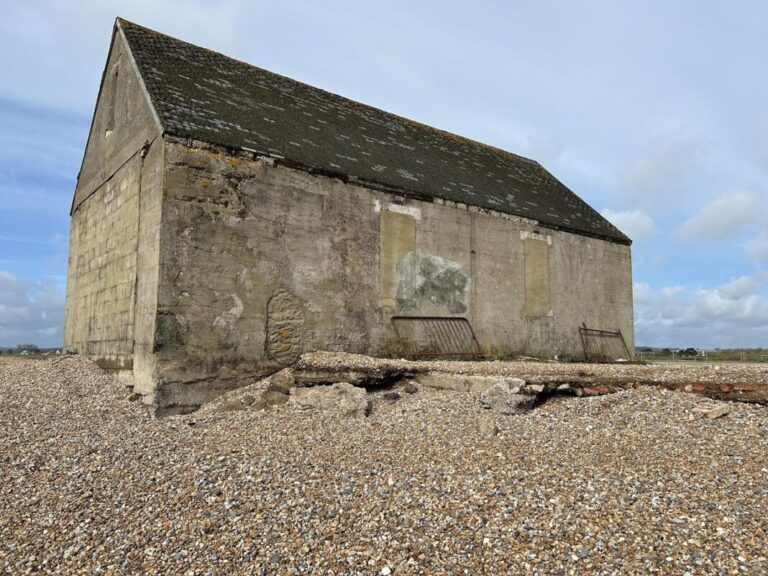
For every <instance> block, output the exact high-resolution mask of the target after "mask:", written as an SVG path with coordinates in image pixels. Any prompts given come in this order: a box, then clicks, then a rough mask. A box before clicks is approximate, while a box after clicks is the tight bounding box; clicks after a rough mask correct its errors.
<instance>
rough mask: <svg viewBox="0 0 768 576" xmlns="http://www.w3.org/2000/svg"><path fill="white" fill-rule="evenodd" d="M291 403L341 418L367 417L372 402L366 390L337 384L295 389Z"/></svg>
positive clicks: (342, 383) (291, 395)
mask: <svg viewBox="0 0 768 576" xmlns="http://www.w3.org/2000/svg"><path fill="white" fill-rule="evenodd" d="M289 401H290V402H291V403H293V404H295V405H297V406H299V407H300V408H311V409H312V408H313V409H318V410H322V411H325V412H331V413H334V414H339V415H341V416H346V417H351V416H367V415H368V413H369V412H370V411H371V401H370V400H369V399H368V393H367V392H366V390H365V388H358V387H357V386H352V384H349V383H347V382H337V383H336V384H332V385H331V386H312V387H309V388H293V389H292V390H291V394H290V396H289Z"/></svg>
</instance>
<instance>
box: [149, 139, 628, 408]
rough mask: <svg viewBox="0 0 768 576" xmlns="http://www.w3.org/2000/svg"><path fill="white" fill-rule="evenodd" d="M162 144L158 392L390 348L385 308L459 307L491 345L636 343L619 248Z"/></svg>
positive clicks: (205, 389)
mask: <svg viewBox="0 0 768 576" xmlns="http://www.w3.org/2000/svg"><path fill="white" fill-rule="evenodd" d="M165 158H166V167H165V174H164V181H165V184H164V186H165V188H164V194H165V200H164V203H163V215H162V221H163V226H162V229H161V235H162V237H161V243H160V279H159V289H158V302H157V304H158V322H157V334H156V339H155V349H156V350H157V370H156V372H155V374H156V376H157V378H158V381H159V382H160V387H159V389H158V395H157V397H156V398H155V400H156V401H158V402H161V403H166V404H179V405H183V404H194V403H195V402H198V401H199V400H200V399H201V398H202V397H203V396H205V395H206V394H212V393H214V392H215V391H218V390H219V389H222V388H225V387H227V386H228V385H230V384H232V383H234V382H236V378H237V377H238V376H239V375H243V374H248V373H259V372H266V371H269V370H272V369H275V368H276V367H279V366H280V365H281V363H285V362H288V361H290V360H291V359H292V358H295V357H296V355H297V354H298V353H300V352H302V351H309V350H318V349H323V350H344V351H349V352H360V353H366V354H388V353H392V352H394V351H395V343H394V341H393V340H394V339H393V333H392V329H391V326H390V322H389V318H390V317H391V316H392V315H393V314H403V315H440V316H446V315H447V316H463V317H466V318H468V319H469V320H470V321H471V322H472V325H473V327H474V328H475V331H476V332H477V335H478V339H479V340H480V343H481V344H482V346H483V347H484V348H485V350H486V351H487V352H490V353H494V354H534V355H541V356H549V357H551V356H554V355H558V356H560V357H575V356H580V355H581V346H580V342H579V337H578V326H579V325H580V324H581V323H582V322H586V323H587V324H588V325H589V326H590V327H596V328H605V329H616V328H620V329H621V330H622V331H623V332H624V334H625V336H626V337H627V344H628V346H630V348H631V347H632V346H633V344H634V342H633V320H632V292H631V290H632V288H631V285H632V284H631V263H630V249H629V247H628V246H623V245H618V244H613V243H610V242H605V241H602V240H597V239H593V238H587V237H584V236H578V235H574V234H569V233H565V232H558V231H552V230H547V229H544V228H540V227H536V226H535V223H532V222H530V221H525V220H522V219H514V218H513V219H509V218H507V217H502V216H501V215H490V214H485V213H481V212H478V211H472V210H469V209H467V208H466V207H463V206H455V205H452V206H449V205H445V204H439V203H436V202H424V201H417V200H411V199H407V200H406V199H403V198H399V197H397V196H394V195H391V194H387V193H383V192H379V191H373V190H371V189H369V188H366V187H364V186H360V185H356V184H351V183H344V182H342V181H340V180H338V179H334V178H328V177H324V176H317V175H311V174H308V173H306V172H303V171H299V170H294V169H290V168H287V167H283V166H273V165H271V163H270V162H268V161H265V160H249V159H244V158H236V157H233V156H228V155H225V154H221V153H217V152H211V151H205V150H201V149H193V148H188V147H186V146H183V145H180V144H176V143H172V142H169V143H166V148H165ZM205 379H212V380H215V381H216V384H215V385H212V384H210V383H207V382H205Z"/></svg>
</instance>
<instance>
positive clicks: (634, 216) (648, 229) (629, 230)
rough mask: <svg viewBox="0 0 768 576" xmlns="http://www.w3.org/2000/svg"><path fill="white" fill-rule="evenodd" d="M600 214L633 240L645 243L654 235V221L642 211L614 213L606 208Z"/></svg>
mask: <svg viewBox="0 0 768 576" xmlns="http://www.w3.org/2000/svg"><path fill="white" fill-rule="evenodd" d="M600 214H602V215H603V216H605V218H607V219H608V220H609V221H610V222H611V224H613V225H614V226H616V228H618V229H619V230H621V231H622V232H624V234H626V235H627V236H629V237H630V238H631V239H632V240H635V241H640V242H642V241H644V240H647V239H648V238H650V237H651V234H652V233H653V220H652V219H651V217H650V216H648V214H646V213H645V212H643V211H642V210H626V211H624V212H621V211H614V210H610V209H608V208H606V209H605V210H603V211H601V212H600Z"/></svg>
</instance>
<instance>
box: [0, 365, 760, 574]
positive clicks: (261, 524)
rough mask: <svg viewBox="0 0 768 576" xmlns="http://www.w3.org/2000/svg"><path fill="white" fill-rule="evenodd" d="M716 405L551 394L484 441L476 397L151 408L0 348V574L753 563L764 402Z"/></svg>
mask: <svg viewBox="0 0 768 576" xmlns="http://www.w3.org/2000/svg"><path fill="white" fill-rule="evenodd" d="M329 358H330V356H329ZM302 361H305V360H302ZM347 361H348V360H347ZM454 364H455V365H454ZM454 364H451V363H449V362H444V363H441V365H442V367H443V368H444V369H445V370H465V369H467V368H466V366H464V365H465V364H467V363H463V362H457V363H454ZM469 364H476V365H479V364H482V363H477V362H475V363H469ZM486 364H487V366H486V368H485V369H486V370H488V371H497V372H505V371H507V372H515V371H517V372H518V373H521V372H522V369H520V368H519V367H509V365H510V364H513V363H496V362H488V363H486ZM530 364H534V363H530ZM540 364H545V363H540ZM457 365H461V366H457ZM547 366H548V365H547ZM620 368H621V370H630V369H633V368H635V369H638V370H640V371H642V370H644V369H645V368H646V367H645V366H635V367H633V366H621V367H620ZM548 369H549V370H560V368H559V367H557V366H556V367H555V368H548ZM611 369H613V368H611ZM532 370H535V368H534V369H532ZM564 370H565V369H564ZM567 370H571V371H575V372H574V373H577V372H578V371H579V370H582V371H588V372H590V373H594V369H593V367H592V366H587V365H578V364H574V365H573V366H569V367H567ZM729 370H730V368H729V367H728V366H726V365H723V366H722V367H721V370H719V372H720V373H726V374H727V373H728V372H729ZM533 373H534V372H531V374H533ZM754 381H758V380H757V379H755V380H754ZM254 386H256V385H254ZM238 394H240V396H238ZM247 394H250V395H252V396H254V397H257V396H256V395H255V393H254V390H250V391H248V390H245V391H237V392H235V393H232V395H227V397H225V398H223V399H222V402H228V401H231V400H235V399H241V398H242V397H243V396H245V395H247ZM719 405H722V403H721V402H718V401H714V400H710V399H708V398H704V397H702V396H698V395H694V394H687V393H683V392H666V393H663V394H662V392H661V391H660V390H659V389H658V388H651V387H639V388H637V389H629V390H625V391H620V392H617V393H614V394H609V395H604V396H588V395H585V396H584V397H582V398H577V397H575V396H554V397H551V398H549V399H548V400H547V401H545V402H544V403H543V404H541V405H540V406H538V407H537V408H535V409H534V410H532V411H531V412H528V413H526V414H522V415H514V416H504V415H496V416H494V418H495V419H497V420H498V426H499V428H501V432H500V433H499V434H497V435H493V436H491V437H487V436H485V435H483V434H481V433H480V431H479V430H478V420H479V419H480V418H481V417H484V416H488V412H487V411H484V410H483V408H482V406H480V405H479V403H478V402H477V399H476V398H474V397H472V395H471V394H468V393H460V392H454V391H448V390H436V389H433V388H429V387H422V388H421V390H420V391H419V393H418V394H413V395H411V394H407V395H403V396H402V397H401V399H400V400H399V401H397V402H381V403H379V404H378V405H377V407H376V410H374V411H373V412H372V414H371V415H370V416H368V417H364V418H329V417H328V415H327V414H326V413H324V412H322V411H307V410H302V409H301V408H300V407H298V406H294V405H293V404H292V403H283V404H280V405H277V406H275V407H273V408H272V409H270V410H252V409H245V410H234V411H229V412H216V411H215V410H201V411H199V412H197V413H195V414H193V415H187V416H177V417H168V418H164V419H160V420H158V419H154V418H152V417H151V415H150V414H149V411H148V410H147V408H146V406H143V405H142V403H141V402H130V401H129V400H128V398H127V395H126V391H125V387H124V385H123V384H121V383H120V382H118V381H117V380H115V379H113V378H112V377H111V376H109V375H108V374H107V373H105V372H103V371H102V370H100V369H99V368H97V367H96V366H95V365H93V364H92V363H90V362H88V361H86V360H84V359H82V358H78V357H69V356H68V357H62V358H58V359H56V360H28V359H16V358H9V359H5V358H3V359H0V478H2V482H0V573H3V574H26V573H32V572H41V573H47V574H110V573H111V574H115V575H117V574H196V575H203V574H211V575H218V574H359V575H363V574H365V575H369V574H376V573H380V574H385V573H386V574H400V573H404V574H411V573H413V574H449V573H453V574H483V573H485V574H494V573H495V574H538V575H545V574H564V575H565V574H585V575H586V574H600V575H609V574H622V575H624V574H630V575H640V574H670V575H671V574H675V575H681V574H685V573H686V572H689V573H691V574H695V575H701V574H707V575H709V574H711V575H716V574H734V573H750V574H764V573H765V569H766V566H767V565H768V564H766V563H767V562H768V560H767V559H768V523H766V521H765V519H766V518H767V517H768V472H766V470H768V468H766V465H765V462H767V461H768V436H766V434H765V431H766V430H768V408H765V407H762V406H759V405H754V404H744V403H731V404H728V406H729V407H730V412H729V414H728V416H727V417H724V418H718V419H715V420H710V419H708V418H696V419H694V420H689V419H688V416H689V415H690V414H693V413H695V412H694V411H698V410H711V409H713V408H716V407H717V406H719ZM192 423H194V426H192V425H191V424H192ZM385 570H389V572H385Z"/></svg>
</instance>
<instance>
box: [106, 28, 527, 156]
mask: <svg viewBox="0 0 768 576" xmlns="http://www.w3.org/2000/svg"><path fill="white" fill-rule="evenodd" d="M115 21H116V23H118V24H128V25H129V26H132V27H134V28H140V29H142V30H145V31H147V32H150V33H152V34H157V35H159V36H165V37H167V38H171V39H172V40H174V41H175V42H181V43H182V44H186V45H187V46H192V47H194V48H195V49H197V50H203V51H204V52H210V53H211V54H216V55H217V56H220V57H222V58H226V59H227V60H230V61H232V62H236V63H237V64H239V65H240V66H245V67H247V68H257V69H258V70H263V71H264V72H267V73H269V74H273V75H275V76H279V77H280V78H281V79H283V80H287V81H289V82H292V83H294V84H298V85H299V86H304V87H307V88H311V89H312V90H319V91H321V92H323V93H325V94H327V95H330V96H333V97H334V98H338V99H340V100H343V101H344V102H346V103H349V104H352V105H353V106H356V107H360V108H364V109H367V110H374V111H376V112H379V113H382V114H386V115H388V116H394V117H395V118H398V119H400V120H403V121H404V122H406V123H408V124H411V125H413V126H415V127H416V128H420V129H425V130H428V131H430V132H435V133H438V134H441V135H443V136H447V137H449V138H452V139H454V140H457V141H459V142H466V143H468V144H472V145H473V146H481V147H483V148H485V149H487V150H489V151H491V152H495V153H497V154H501V155H509V156H513V157H515V158H518V159H520V160H523V161H525V162H530V163H531V164H535V165H538V166H541V164H540V163H539V162H537V161H536V160H534V159H532V158H527V157H525V156H522V155H520V154H517V153H515V152H511V151H509V150H505V149H504V148H501V147H499V146H494V145H492V144H487V143H485V142H480V141H479V140H475V139H474V138H469V137H468V136H462V135H461V134H456V133H455V132H450V131H448V130H443V129H442V128H436V127H434V126H431V125H429V124H425V123H424V122H421V121H419V120H414V119H413V118H409V117H407V116H403V115H402V114H398V113H397V112H389V111H388V110H384V109H383V108H377V107H376V106H372V105H370V104H366V103H364V102H360V101H358V100H353V99H351V98H347V97H346V96H342V95H341V94H337V93H336V92H331V91H330V90H326V89H325V88H319V87H317V86H313V85H312V84H307V83H306V82H302V81H301V80H296V79H295V78H291V77H290V76H286V75H284V74H280V73H279V72H274V71H272V70H267V69H266V68H262V67H261V66H256V65H255V64H250V63H248V62H246V61H245V60H241V59H239V58H235V57H233V56H229V55H228V54H224V53H223V52H219V51H218V50H213V49H211V48H206V47H205V46H198V45H197V44H193V43H192V42H187V41H186V40H182V39H181V38H177V37H175V36H171V35H170V34H165V33H164V32H158V31H157V30H154V29H152V28H147V27H146V26H142V25H141V24H136V23H135V22H131V21H130V20H126V19H125V18H121V17H119V16H118V17H117V18H116V19H115Z"/></svg>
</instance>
